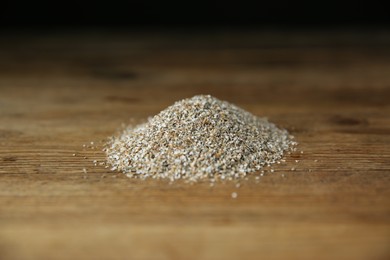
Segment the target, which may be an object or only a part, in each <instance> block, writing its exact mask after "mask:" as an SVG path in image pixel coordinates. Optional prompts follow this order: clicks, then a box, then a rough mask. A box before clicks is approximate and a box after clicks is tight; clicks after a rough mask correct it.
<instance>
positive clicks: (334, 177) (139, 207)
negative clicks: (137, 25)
mask: <svg viewBox="0 0 390 260" xmlns="http://www.w3.org/2000/svg"><path fill="white" fill-rule="evenodd" d="M1 37H2V38H1V40H0V259H70V258H74V259H260V258H265V259H389V258H390V186H389V185H390V102H389V101H390V73H389V72H390V34H389V32H387V31H376V32H359V33H358V32H353V31H338V32H337V31H333V32H332V31H325V32H307V31H306V32H305V31H302V32H284V33H280V32H272V31H268V32H250V31H248V32H238V31H236V32H232V31H230V32H228V31H226V32H211V31H210V32H202V33H178V32H173V33H161V32H160V33H140V32H138V33H137V32H131V33H125V32H123V33H98V32H90V33H78V32H74V33H68V34H44V33H41V34H30V35H27V34H24V35H22V34H19V35H15V34H14V35H3V36H1ZM195 94H212V95H214V96H216V97H218V98H220V99H224V100H228V101H230V102H233V103H236V104H237V105H239V106H242V107H243V108H245V109H247V110H249V111H251V112H252V113H254V114H257V115H259V116H267V117H268V118H269V119H270V121H272V122H275V123H276V124H278V125H279V126H281V127H286V128H287V129H289V130H290V131H291V133H292V134H294V135H295V136H296V139H297V141H298V142H299V151H303V153H302V154H301V153H300V152H299V151H298V152H296V153H294V154H291V155H289V156H288V157H287V158H286V159H287V162H286V163H285V164H280V165H277V166H275V172H274V173H272V174H271V173H269V172H267V173H266V174H265V176H263V177H262V178H261V179H260V181H259V182H256V180H255V178H254V176H251V177H250V178H249V179H248V180H247V181H242V182H241V187H239V188H236V187H235V183H229V182H227V183H218V184H217V185H216V186H214V187H210V185H209V184H208V183H197V184H194V185H189V184H185V183H181V182H179V183H174V184H169V183H167V182H164V181H140V180H133V179H128V178H126V177H124V176H122V175H121V174H117V173H112V172H110V171H108V170H107V169H105V168H104V167H103V166H94V165H93V163H92V161H93V160H98V161H103V160H104V154H103V153H102V152H101V148H102V145H103V143H104V140H105V138H107V137H108V136H110V135H112V134H114V133H115V131H117V130H118V128H120V126H121V124H122V123H125V124H126V123H128V122H129V120H130V119H131V120H135V121H141V120H143V119H145V118H147V117H148V116H152V115H154V114H156V113H157V112H159V111H160V110H162V109H164V108H165V107H167V106H168V105H170V104H172V103H173V102H174V101H176V100H179V99H182V98H185V97H191V96H193V95H195ZM90 142H94V143H95V146H96V148H95V149H91V148H89V147H86V148H83V145H84V144H86V145H87V146H88V145H89V144H90ZM73 154H75V156H73ZM296 160H298V161H299V162H296ZM83 168H85V169H87V172H88V173H87V174H84V173H83ZM291 168H295V170H294V171H292V170H291ZM232 192H237V193H238V197H237V198H236V199H232V198H231V193H232Z"/></svg>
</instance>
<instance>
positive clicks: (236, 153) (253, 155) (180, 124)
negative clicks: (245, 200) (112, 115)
mask: <svg viewBox="0 0 390 260" xmlns="http://www.w3.org/2000/svg"><path fill="white" fill-rule="evenodd" d="M294 145H296V142H295V141H293V136H291V135H289V133H288V132H287V131H286V130H284V129H280V128H278V127H276V126H275V125H274V124H273V123H270V122H268V120H267V119H266V118H260V117H257V116H255V115H253V114H251V113H249V112H247V111H245V110H243V109H241V108H239V107H237V106H235V105H233V104H231V103H228V102H225V101H221V100H219V99H216V98H214V97H212V96H208V95H207V96H206V95H199V96H194V97H192V98H189V99H184V100H181V101H178V102H176V103H174V104H173V105H172V106H170V107H168V108H166V109H165V110H163V111H161V112H160V113H159V114H157V115H155V116H154V117H152V118H150V119H149V120H148V121H147V122H146V123H144V124H140V125H137V126H135V127H133V126H128V127H127V128H126V129H124V130H123V131H122V132H121V133H120V134H119V135H117V136H114V137H112V138H111V139H110V141H109V142H108V144H107V146H106V148H105V152H106V154H107V163H108V164H109V165H111V169H112V170H117V171H121V172H123V173H125V174H127V176H129V177H133V178H141V179H145V178H164V179H165V178H166V179H169V180H171V181H174V180H178V179H185V180H187V181H199V180H203V179H208V180H212V181H215V180H218V179H222V180H223V179H226V180H236V179H241V178H243V177H245V176H246V175H247V174H248V173H251V172H255V171H259V170H261V168H262V167H264V166H268V165H271V164H274V163H276V162H278V161H280V160H281V159H282V157H283V155H284V154H285V153H286V152H288V151H290V150H291V149H293V147H294Z"/></svg>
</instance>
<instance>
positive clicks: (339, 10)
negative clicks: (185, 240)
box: [0, 0, 390, 31]
mask: <svg viewBox="0 0 390 260" xmlns="http://www.w3.org/2000/svg"><path fill="white" fill-rule="evenodd" d="M389 17H390V15H389V13H388V10H386V8H385V6H384V5H383V4H381V3H380V2H376V1H361V2H359V1H353V2H349V1H239V0H237V1H234V2H229V1H181V2H167V1H123V2H122V1H103V2H98V1H95V2H89V1H51V2H36V1H2V2H1V4H0V28H1V29H3V30H11V31H12V30H25V29H36V28H39V29H53V28H56V29H68V28H71V29H73V28H108V29H113V28H176V27H200V28H205V29H206V28H210V27H239V28H246V27H256V28H258V27H276V28H292V27H308V28H313V27H314V28H322V27H331V28H335V27H351V26H352V27H357V28H361V27H388V26H389V24H390V19H389Z"/></svg>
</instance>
